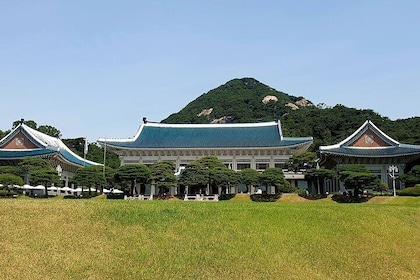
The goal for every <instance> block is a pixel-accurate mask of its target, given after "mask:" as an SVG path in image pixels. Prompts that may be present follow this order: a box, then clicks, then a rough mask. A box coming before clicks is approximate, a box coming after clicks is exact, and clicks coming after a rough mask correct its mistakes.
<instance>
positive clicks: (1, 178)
mask: <svg viewBox="0 0 420 280" xmlns="http://www.w3.org/2000/svg"><path fill="white" fill-rule="evenodd" d="M0 184H3V186H4V187H7V186H13V185H19V186H22V185H23V179H22V178H21V177H19V176H17V175H15V174H8V173H3V174H0Z"/></svg>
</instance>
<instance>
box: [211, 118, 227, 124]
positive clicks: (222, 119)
mask: <svg viewBox="0 0 420 280" xmlns="http://www.w3.org/2000/svg"><path fill="white" fill-rule="evenodd" d="M210 123H226V117H221V118H218V119H214V120H212V121H211V122H210Z"/></svg>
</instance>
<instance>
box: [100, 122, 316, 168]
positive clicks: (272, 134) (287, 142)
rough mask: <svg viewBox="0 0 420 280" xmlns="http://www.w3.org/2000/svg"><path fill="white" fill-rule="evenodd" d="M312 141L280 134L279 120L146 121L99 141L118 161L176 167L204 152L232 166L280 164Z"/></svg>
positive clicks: (258, 166) (262, 166)
mask: <svg viewBox="0 0 420 280" xmlns="http://www.w3.org/2000/svg"><path fill="white" fill-rule="evenodd" d="M312 142H313V138H312V137H302V138H296V137H293V138H292V137H284V136H283V132H282V129H281V123H280V121H273V122H262V123H226V124H165V123H156V122H149V121H147V120H146V119H144V121H143V123H142V124H141V125H140V128H139V129H138V131H137V133H136V135H135V136H134V137H133V138H125V139H108V138H100V139H98V143H99V144H101V145H103V146H106V148H107V149H109V150H112V151H113V152H115V153H116V154H118V155H119V157H120V160H121V164H122V165H126V164H137V163H142V164H146V165H147V164H153V163H155V162H159V161H164V160H168V161H172V162H174V163H175V165H176V167H177V168H179V167H180V166H184V165H187V164H188V163H190V162H191V161H193V160H196V159H198V158H201V157H204V156H216V157H217V158H219V160H221V161H222V162H223V163H225V164H226V166H229V167H230V168H232V169H233V170H241V169H245V168H253V169H256V170H264V169H266V168H268V167H280V166H281V165H282V164H283V163H285V162H286V161H287V160H288V159H289V157H290V156H291V155H293V154H295V153H298V152H303V151H306V150H307V149H308V148H309V146H310V145H311V144H312Z"/></svg>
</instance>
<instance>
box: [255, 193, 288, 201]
mask: <svg viewBox="0 0 420 280" xmlns="http://www.w3.org/2000/svg"><path fill="white" fill-rule="evenodd" d="M280 197H281V193H280V194H251V200H252V201H255V202H276V201H277V200H279V198H280Z"/></svg>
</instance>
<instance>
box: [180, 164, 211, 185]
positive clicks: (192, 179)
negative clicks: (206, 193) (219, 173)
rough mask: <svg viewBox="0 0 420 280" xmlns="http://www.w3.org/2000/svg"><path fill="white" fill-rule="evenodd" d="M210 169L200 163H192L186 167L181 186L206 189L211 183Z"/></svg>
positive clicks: (181, 177) (181, 178)
mask: <svg viewBox="0 0 420 280" xmlns="http://www.w3.org/2000/svg"><path fill="white" fill-rule="evenodd" d="M209 172H210V169H209V168H205V167H204V166H203V164H201V163H200V162H199V161H193V162H190V163H189V164H188V165H187V166H185V169H184V171H183V172H182V174H181V176H180V178H179V184H180V185H182V186H186V187H193V188H197V187H204V186H205V185H206V184H207V183H208V182H209Z"/></svg>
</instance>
